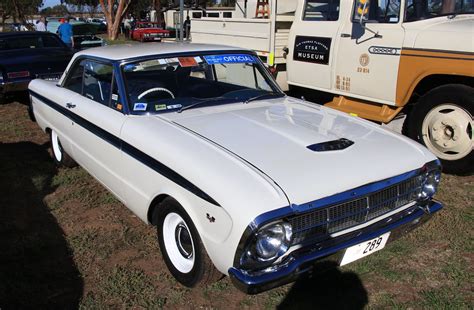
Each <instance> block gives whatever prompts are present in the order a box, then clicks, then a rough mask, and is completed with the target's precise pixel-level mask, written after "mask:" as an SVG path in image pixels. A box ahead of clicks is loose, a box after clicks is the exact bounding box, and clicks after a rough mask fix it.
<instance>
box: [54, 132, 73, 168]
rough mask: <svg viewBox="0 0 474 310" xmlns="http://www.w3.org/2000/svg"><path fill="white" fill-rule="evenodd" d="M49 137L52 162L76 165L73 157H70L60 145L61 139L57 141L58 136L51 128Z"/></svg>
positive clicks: (70, 165) (62, 164)
mask: <svg viewBox="0 0 474 310" xmlns="http://www.w3.org/2000/svg"><path fill="white" fill-rule="evenodd" d="M49 138H50V141H51V148H52V150H53V159H54V162H55V163H56V164H57V165H58V166H65V167H69V168H72V167H75V166H77V164H76V162H75V161H74V159H72V157H71V156H69V154H68V153H66V151H64V149H63V147H62V145H61V141H59V137H58V134H57V133H56V131H54V130H51V132H50V133H49Z"/></svg>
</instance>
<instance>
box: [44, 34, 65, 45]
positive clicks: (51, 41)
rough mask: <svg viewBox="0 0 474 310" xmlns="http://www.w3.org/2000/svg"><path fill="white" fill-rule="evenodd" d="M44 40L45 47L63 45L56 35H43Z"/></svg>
mask: <svg viewBox="0 0 474 310" xmlns="http://www.w3.org/2000/svg"><path fill="white" fill-rule="evenodd" d="M42 40H43V46H44V47H63V45H62V44H61V42H59V38H56V37H54V36H43V37H42Z"/></svg>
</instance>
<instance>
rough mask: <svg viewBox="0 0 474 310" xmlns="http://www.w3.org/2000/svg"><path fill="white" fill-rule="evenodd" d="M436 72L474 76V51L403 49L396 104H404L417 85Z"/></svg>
mask: <svg viewBox="0 0 474 310" xmlns="http://www.w3.org/2000/svg"><path fill="white" fill-rule="evenodd" d="M434 74H446V75H458V76H470V77H474V53H453V52H449V51H435V50H421V49H403V50H402V52H401V58H400V67H399V70H398V79H397V80H398V82H397V94H396V105H397V106H404V105H405V104H406V103H407V102H408V100H409V99H410V97H411V95H412V93H413V90H414V89H415V87H416V85H417V84H418V83H419V82H420V81H421V80H422V79H423V78H425V77H427V76H429V75H434Z"/></svg>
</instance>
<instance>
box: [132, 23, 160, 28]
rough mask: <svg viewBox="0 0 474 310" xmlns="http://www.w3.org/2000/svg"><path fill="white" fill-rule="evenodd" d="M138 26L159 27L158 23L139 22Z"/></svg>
mask: <svg viewBox="0 0 474 310" xmlns="http://www.w3.org/2000/svg"><path fill="white" fill-rule="evenodd" d="M137 28H158V24H157V23H137Z"/></svg>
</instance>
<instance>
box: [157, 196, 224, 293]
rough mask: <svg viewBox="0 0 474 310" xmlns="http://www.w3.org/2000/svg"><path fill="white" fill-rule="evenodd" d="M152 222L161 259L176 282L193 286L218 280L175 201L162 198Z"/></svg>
mask: <svg viewBox="0 0 474 310" xmlns="http://www.w3.org/2000/svg"><path fill="white" fill-rule="evenodd" d="M154 219H155V220H154V222H155V223H156V226H157V234H158V242H159V245H160V250H161V253H162V255H163V259H164V261H165V263H166V266H167V267H168V269H169V271H170V272H171V274H172V275H173V276H174V277H175V278H176V280H178V282H180V283H181V284H183V285H185V286H187V287H194V286H196V285H199V284H204V285H206V284H210V283H213V282H215V281H217V280H219V279H220V278H222V274H221V273H219V271H217V269H216V268H215V267H214V265H213V263H212V261H211V259H210V258H209V256H208V255H207V253H206V249H205V248H204V245H203V243H202V241H201V238H200V237H199V233H198V231H197V230H196V227H195V226H194V224H193V221H192V220H191V218H190V217H189V215H188V214H187V213H186V211H185V210H184V208H183V207H182V206H181V205H180V204H179V203H178V202H177V201H176V200H174V199H173V198H171V197H168V198H166V199H164V200H163V201H162V202H161V203H160V204H159V205H158V206H156V208H155V213H154Z"/></svg>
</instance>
